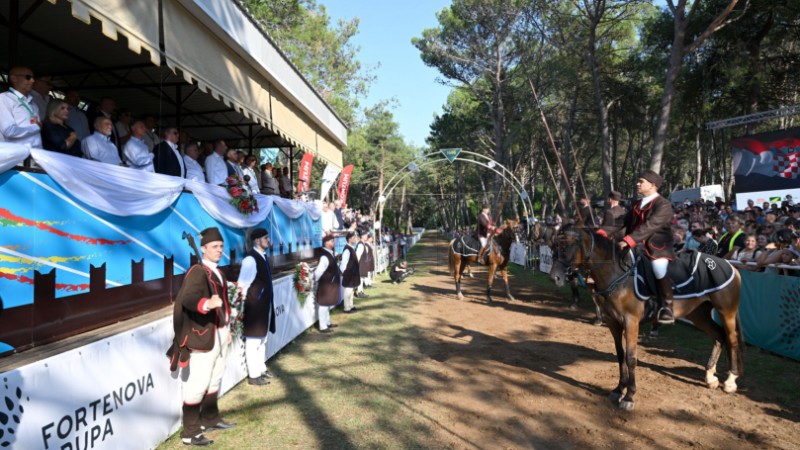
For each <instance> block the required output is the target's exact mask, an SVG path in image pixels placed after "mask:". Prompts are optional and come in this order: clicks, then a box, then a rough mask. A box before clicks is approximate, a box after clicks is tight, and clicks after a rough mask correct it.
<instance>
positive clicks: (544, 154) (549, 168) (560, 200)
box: [542, 148, 567, 211]
mask: <svg viewBox="0 0 800 450" xmlns="http://www.w3.org/2000/svg"><path fill="white" fill-rule="evenodd" d="M542 158H543V159H544V163H545V165H547V173H549V174H550V180H551V181H552V182H553V187H554V188H555V191H556V196H557V197H558V203H559V204H560V205H561V210H562V211H566V210H567V207H566V205H564V199H563V198H562V197H561V191H559V190H558V183H556V177H555V175H553V168H552V167H550V161H548V160H547V153H545V151H544V148H542Z"/></svg>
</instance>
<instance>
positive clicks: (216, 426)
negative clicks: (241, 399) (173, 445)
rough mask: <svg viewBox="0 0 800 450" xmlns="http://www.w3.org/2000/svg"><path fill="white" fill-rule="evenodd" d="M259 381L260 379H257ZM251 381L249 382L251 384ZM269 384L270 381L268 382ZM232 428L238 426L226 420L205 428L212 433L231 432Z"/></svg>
mask: <svg viewBox="0 0 800 450" xmlns="http://www.w3.org/2000/svg"><path fill="white" fill-rule="evenodd" d="M256 379H258V378H256ZM249 381H250V380H248V382H249ZM267 383H269V381H267ZM231 428H236V424H233V423H228V422H225V421H224V420H220V421H219V422H217V423H216V424H214V425H212V426H210V427H203V429H204V431H212V430H230V429H231Z"/></svg>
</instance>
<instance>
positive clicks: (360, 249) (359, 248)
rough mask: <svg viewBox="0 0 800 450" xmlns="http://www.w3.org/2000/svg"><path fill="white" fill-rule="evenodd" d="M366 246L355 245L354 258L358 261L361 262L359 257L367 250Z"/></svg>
mask: <svg viewBox="0 0 800 450" xmlns="http://www.w3.org/2000/svg"><path fill="white" fill-rule="evenodd" d="M366 245H367V244H365V243H363V242H359V243H358V244H356V258H358V260H359V261H361V255H363V254H364V251H365V250H366V249H367V247H366Z"/></svg>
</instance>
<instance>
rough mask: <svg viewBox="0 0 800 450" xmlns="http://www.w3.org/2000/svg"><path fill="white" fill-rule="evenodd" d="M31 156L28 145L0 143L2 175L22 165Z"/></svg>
mask: <svg viewBox="0 0 800 450" xmlns="http://www.w3.org/2000/svg"><path fill="white" fill-rule="evenodd" d="M29 154H30V148H29V147H28V146H27V145H22V144H12V143H10V142H0V173H3V172H5V171H6V170H8V169H10V168H12V167H14V166H16V165H20V164H22V162H23V161H25V158H27V157H28V155H29Z"/></svg>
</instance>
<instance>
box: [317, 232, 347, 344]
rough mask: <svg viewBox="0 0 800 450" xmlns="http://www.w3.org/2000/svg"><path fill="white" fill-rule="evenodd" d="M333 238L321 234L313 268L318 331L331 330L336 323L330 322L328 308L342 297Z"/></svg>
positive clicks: (337, 302)
mask: <svg viewBox="0 0 800 450" xmlns="http://www.w3.org/2000/svg"><path fill="white" fill-rule="evenodd" d="M334 239H335V238H334V237H333V234H327V235H325V236H323V238H322V251H321V253H320V256H319V263H318V264H317V268H316V270H314V281H315V282H316V284H317V290H316V295H315V296H314V300H315V302H316V304H317V316H318V317H319V331H320V332H322V333H332V332H333V327H335V326H336V325H334V324H332V323H331V315H330V310H331V308H333V307H334V306H336V305H338V304H339V301H340V300H341V298H342V297H341V292H342V275H341V273H340V272H339V266H337V265H336V256H335V255H334V254H333V248H334V246H335V245H336V243H335V241H334Z"/></svg>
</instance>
